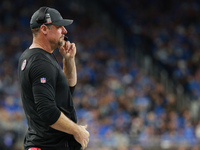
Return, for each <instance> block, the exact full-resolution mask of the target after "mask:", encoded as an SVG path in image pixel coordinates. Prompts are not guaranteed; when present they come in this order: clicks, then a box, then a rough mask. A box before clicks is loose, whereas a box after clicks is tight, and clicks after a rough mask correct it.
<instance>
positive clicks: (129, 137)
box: [0, 0, 200, 150]
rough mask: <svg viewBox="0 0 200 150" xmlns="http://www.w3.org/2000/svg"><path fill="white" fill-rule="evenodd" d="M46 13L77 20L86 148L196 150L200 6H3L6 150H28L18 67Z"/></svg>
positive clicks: (1, 145)
mask: <svg viewBox="0 0 200 150" xmlns="http://www.w3.org/2000/svg"><path fill="white" fill-rule="evenodd" d="M41 6H48V7H53V8H56V9H57V10H59V11H60V13H61V14H62V16H63V18H69V19H73V20H74V23H73V24H72V25H71V26H68V27H67V28H66V29H67V30H68V37H69V40H70V41H71V42H75V43H76V46H77V56H76V63H77V71H78V84H77V86H76V90H75V94H74V99H73V100H74V104H75V107H76V110H77V115H78V120H79V121H78V123H79V124H88V130H89V132H90V142H89V145H88V148H87V150H200V121H199V120H200V115H199V113H200V103H199V102H200V2H199V1H198V0H190V1H187V0H168V1H160V0H84V1H83V0H43V1H42V0H41V1H39V0H37V1H36V0H1V2H0V150H23V139H24V134H25V132H26V129H27V123H26V118H25V116H24V112H23V106H22V104H21V100H20V89H19V83H18V76H17V66H18V59H19V57H20V55H21V53H22V52H23V51H24V50H25V49H26V48H28V47H29V45H30V44H31V43H32V34H31V31H30V28H29V21H30V18H31V16H32V14H33V13H34V12H35V11H36V10H37V9H38V8H39V7H41ZM54 53H55V55H56V57H57V59H58V61H59V63H60V64H61V65H62V57H61V55H60V54H59V52H58V50H55V52H54Z"/></svg>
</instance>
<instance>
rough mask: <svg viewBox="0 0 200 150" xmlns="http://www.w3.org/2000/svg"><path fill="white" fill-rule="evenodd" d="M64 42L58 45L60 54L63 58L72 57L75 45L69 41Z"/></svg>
mask: <svg viewBox="0 0 200 150" xmlns="http://www.w3.org/2000/svg"><path fill="white" fill-rule="evenodd" d="M64 42H65V43H64V45H63V46H61V47H59V51H60V53H61V55H62V56H63V58H65V59H69V58H74V57H75V55H76V45H75V44H74V43H70V42H69V41H64Z"/></svg>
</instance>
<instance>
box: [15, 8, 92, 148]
mask: <svg viewBox="0 0 200 150" xmlns="http://www.w3.org/2000/svg"><path fill="white" fill-rule="evenodd" d="M72 22H73V20H69V19H63V18H62V16H61V14H60V13H59V12H58V11H57V10H56V9H54V8H49V7H41V8H40V9H38V10H37V11H36V12H35V13H34V14H33V15H32V18H31V21H30V27H31V31H32V34H33V42H32V44H31V45H30V47H29V48H27V49H26V50H25V51H24V52H23V53H22V55H21V57H20V59H19V64H18V76H19V82H20V88H21V99H22V104H23V108H24V112H25V115H26V118H27V123H28V130H27V132H26V135H25V139H24V149H25V150H80V149H81V148H82V149H85V148H86V147H87V145H88V142H89V132H88V131H87V130H86V128H87V125H84V126H82V125H78V124H77V117H76V111H75V108H74V105H73V101H72V95H73V92H74V89H75V85H76V84H77V73H76V64H75V55H76V46H75V44H74V43H70V42H69V41H68V40H66V39H65V38H64V37H65V34H67V30H66V28H65V26H68V25H70V24H72ZM56 48H59V52H60V53H61V55H62V57H63V68H61V66H60V65H59V64H58V62H57V60H56V57H55V56H54V55H53V51H54V50H55V49H56Z"/></svg>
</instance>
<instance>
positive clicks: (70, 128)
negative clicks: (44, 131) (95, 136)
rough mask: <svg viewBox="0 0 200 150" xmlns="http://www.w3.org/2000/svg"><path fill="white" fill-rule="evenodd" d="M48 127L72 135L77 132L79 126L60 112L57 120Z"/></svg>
mask: <svg viewBox="0 0 200 150" xmlns="http://www.w3.org/2000/svg"><path fill="white" fill-rule="evenodd" d="M50 127H52V128H54V129H56V130H59V131H62V132H65V133H68V134H72V135H75V134H77V131H78V128H79V127H78V125H77V124H76V123H74V122H73V121H71V120H70V119H69V118H67V117H66V116H65V115H64V114H63V113H62V112H61V115H60V117H59V118H58V120H57V121H56V122H55V123H54V124H53V125H51V126H50Z"/></svg>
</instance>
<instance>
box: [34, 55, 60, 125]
mask: <svg viewBox="0 0 200 150" xmlns="http://www.w3.org/2000/svg"><path fill="white" fill-rule="evenodd" d="M56 76H57V70H56V68H55V67H54V66H53V65H52V64H51V63H50V62H48V61H46V60H38V59H37V60H36V61H34V62H33V63H32V67H31V69H30V79H31V82H32V92H33V96H34V103H35V106H36V110H37V113H38V115H39V116H40V118H41V119H42V120H43V121H45V122H46V123H47V124H49V125H52V124H54V123H55V122H56V121H57V120H58V118H59V117H60V114H61V112H60V110H59V109H58V108H57V106H56V102H55V87H56Z"/></svg>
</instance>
